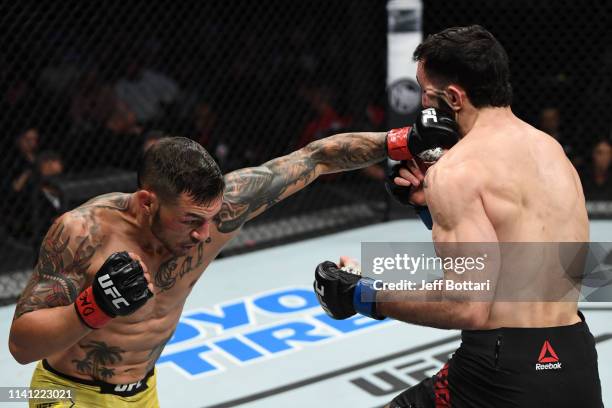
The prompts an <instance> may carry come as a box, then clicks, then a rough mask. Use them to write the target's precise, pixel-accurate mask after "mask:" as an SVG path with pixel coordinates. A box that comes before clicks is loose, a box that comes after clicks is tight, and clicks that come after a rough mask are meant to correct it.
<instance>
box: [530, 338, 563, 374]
mask: <svg viewBox="0 0 612 408" xmlns="http://www.w3.org/2000/svg"><path fill="white" fill-rule="evenodd" d="M535 369H536V370H538V371H539V370H560V369H561V362H560V361H559V357H558V356H557V353H555V350H554V349H553V348H552V346H551V345H550V342H549V341H548V340H546V341H545V342H544V344H543V345H542V350H540V356H539V357H538V362H537V364H536V365H535Z"/></svg>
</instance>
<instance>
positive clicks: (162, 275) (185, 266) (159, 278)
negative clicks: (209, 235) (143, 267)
mask: <svg viewBox="0 0 612 408" xmlns="http://www.w3.org/2000/svg"><path fill="white" fill-rule="evenodd" d="M193 258H194V257H193V256H183V257H180V258H172V259H170V260H168V261H166V262H164V263H163V264H161V266H160V267H159V269H158V271H157V273H156V274H155V286H157V287H158V288H160V289H161V290H162V292H163V291H166V290H170V289H172V288H173V287H174V285H175V284H176V282H177V280H180V279H182V278H183V277H184V276H185V275H187V274H188V273H189V272H191V271H193V270H195V269H197V268H198V267H200V266H202V264H203V262H204V243H203V242H200V243H199V244H198V246H197V257H196V259H195V260H194V259H193Z"/></svg>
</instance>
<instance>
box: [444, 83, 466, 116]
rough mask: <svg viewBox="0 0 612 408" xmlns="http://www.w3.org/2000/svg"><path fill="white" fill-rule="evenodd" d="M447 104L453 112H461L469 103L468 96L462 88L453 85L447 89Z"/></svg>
mask: <svg viewBox="0 0 612 408" xmlns="http://www.w3.org/2000/svg"><path fill="white" fill-rule="evenodd" d="M444 93H445V96H446V103H447V104H448V106H449V107H450V108H451V109H452V110H453V111H455V112H456V111H458V110H460V109H461V108H462V107H463V106H464V105H465V104H466V102H467V94H466V93H465V90H464V89H463V88H461V87H460V86H457V85H454V84H451V85H449V86H447V87H446V89H445V92H444Z"/></svg>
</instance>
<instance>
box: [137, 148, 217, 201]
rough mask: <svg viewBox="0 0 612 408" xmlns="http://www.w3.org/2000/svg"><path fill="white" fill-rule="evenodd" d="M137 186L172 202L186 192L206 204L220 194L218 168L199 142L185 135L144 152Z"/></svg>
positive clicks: (195, 199)
mask: <svg viewBox="0 0 612 408" xmlns="http://www.w3.org/2000/svg"><path fill="white" fill-rule="evenodd" d="M138 187H139V188H146V189H150V190H152V191H153V192H155V193H156V194H157V195H158V196H159V197H160V199H161V200H162V201H165V202H174V201H176V200H177V199H178V197H179V196H180V194H181V193H187V194H188V195H189V196H190V197H191V198H192V199H193V200H194V201H195V202H196V203H198V204H207V203H209V202H211V201H212V200H214V199H215V198H217V197H219V196H220V195H221V194H222V193H223V189H224V188H225V183H224V181H223V174H222V173H221V169H220V168H219V166H218V165H217V163H216V162H215V161H214V159H213V158H212V157H211V156H210V154H209V153H208V152H207V151H206V149H204V148H203V147H202V146H201V145H199V144H198V143H196V142H194V141H193V140H191V139H188V138H185V137H166V138H163V139H161V140H160V141H159V142H157V143H156V144H155V145H153V146H151V147H150V148H149V149H147V151H146V152H145V153H144V155H143V157H142V159H141V162H140V166H139V169H138Z"/></svg>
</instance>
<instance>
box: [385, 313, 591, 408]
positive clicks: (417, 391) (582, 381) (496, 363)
mask: <svg viewBox="0 0 612 408" xmlns="http://www.w3.org/2000/svg"><path fill="white" fill-rule="evenodd" d="M579 315H580V318H581V319H582V321H581V322H579V323H576V324H574V325H571V326H560V327H546V328H500V329H495V330H464V331H463V332H462V333H461V346H460V347H459V349H457V351H456V352H455V353H454V354H453V356H452V358H451V359H450V360H449V361H448V363H446V365H445V366H444V367H443V368H442V369H441V370H440V372H438V373H437V374H436V375H434V376H433V377H431V378H427V379H425V380H423V381H422V382H420V383H419V384H417V385H415V386H414V387H411V388H409V389H408V390H406V391H404V392H403V393H401V394H400V395H398V396H397V397H395V398H394V399H393V401H392V402H391V404H390V405H389V406H390V407H391V408H430V407H435V408H440V407H453V408H493V407H494V408H506V407H507V408H510V407H512V408H544V407H555V408H565V407H567V408H576V407H580V408H602V407H603V402H602V396H601V383H600V381H599V372H598V368H597V351H596V350H595V340H594V339H593V335H592V334H591V332H590V330H589V327H588V326H587V324H586V322H585V321H584V316H583V315H582V313H580V312H579Z"/></svg>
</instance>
